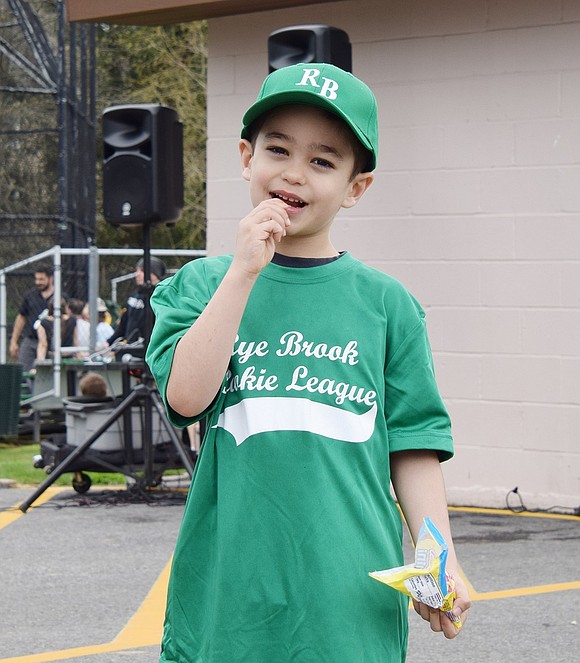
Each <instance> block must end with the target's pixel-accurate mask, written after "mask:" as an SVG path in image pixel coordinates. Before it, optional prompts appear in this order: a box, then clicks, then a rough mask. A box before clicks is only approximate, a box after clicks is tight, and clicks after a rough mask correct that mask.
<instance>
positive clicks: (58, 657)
mask: <svg viewBox="0 0 580 663" xmlns="http://www.w3.org/2000/svg"><path fill="white" fill-rule="evenodd" d="M170 568H171V561H170V562H168V563H167V565H166V566H165V568H164V569H163V571H162V572H161V574H160V575H159V577H158V578H157V580H156V581H155V584H154V585H153V587H152V588H151V590H150V591H149V593H148V594H147V596H146V597H145V599H144V601H143V603H142V604H141V606H140V607H139V609H138V610H137V612H136V613H135V614H134V615H133V617H132V618H131V619H130V620H129V621H128V622H127V625H126V626H125V627H124V628H123V630H122V631H121V632H120V633H119V635H117V637H116V638H115V639H114V640H112V641H111V642H107V643H104V644H100V645H87V646H85V647H73V648H71V649H61V650H60V651H50V652H44V653H42V654H29V655H26V656H16V657H13V658H2V659H0V663H50V662H51V661H66V660H67V659H70V658H77V657H79V656H93V655H94V654H107V653H109V652H114V651H123V650H126V649H135V648H137V647H151V646H155V645H159V644H161V634H162V630H163V617H164V612H165V597H166V594H167V583H168V581H169V570H170Z"/></svg>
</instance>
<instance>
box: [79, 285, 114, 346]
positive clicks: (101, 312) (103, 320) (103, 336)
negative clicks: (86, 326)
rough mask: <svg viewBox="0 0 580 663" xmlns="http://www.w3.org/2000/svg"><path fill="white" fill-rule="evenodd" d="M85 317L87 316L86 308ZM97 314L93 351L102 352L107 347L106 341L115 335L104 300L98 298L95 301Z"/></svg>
mask: <svg viewBox="0 0 580 663" xmlns="http://www.w3.org/2000/svg"><path fill="white" fill-rule="evenodd" d="M85 308H87V315H88V306H87V307H85ZM97 313H98V322H97V328H96V331H95V350H102V349H103V348H106V347H107V340H108V339H109V338H110V337H111V336H112V335H113V334H114V333H115V330H114V329H113V327H112V326H111V323H110V322H109V321H110V319H111V315H110V313H109V309H108V308H107V305H106V304H105V302H104V300H103V299H101V298H100V297H99V298H98V299H97Z"/></svg>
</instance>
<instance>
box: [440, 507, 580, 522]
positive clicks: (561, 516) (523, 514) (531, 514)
mask: <svg viewBox="0 0 580 663" xmlns="http://www.w3.org/2000/svg"><path fill="white" fill-rule="evenodd" d="M449 511H460V512H462V513H481V514H483V515H494V516H515V517H517V518H550V519H552V520H575V521H576V522H579V521H580V516H573V515H572V514H565V513H546V512H545V511H542V512H536V511H511V510H510V509H486V508H484V507H477V506H450V507H449Z"/></svg>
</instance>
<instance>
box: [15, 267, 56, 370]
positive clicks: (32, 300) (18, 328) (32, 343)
mask: <svg viewBox="0 0 580 663" xmlns="http://www.w3.org/2000/svg"><path fill="white" fill-rule="evenodd" d="M34 285H35V287H34V288H31V289H30V290H28V291H27V292H26V293H25V295H24V298H23V300H22V304H21V305H20V310H19V311H18V315H17V316H16V318H15V320H14V326H13V329H12V336H11V338H10V355H11V357H12V358H13V359H17V360H18V362H19V363H21V364H22V370H23V371H24V372H28V371H30V370H31V369H32V368H33V367H34V364H35V362H36V351H37V347H38V336H37V334H36V330H35V329H34V323H35V322H36V320H37V319H38V317H39V316H40V314H41V313H42V312H43V311H45V310H46V309H47V308H48V305H49V304H50V303H51V302H52V299H53V295H54V278H53V272H52V268H51V267H39V268H38V269H37V270H36V271H35V272H34Z"/></svg>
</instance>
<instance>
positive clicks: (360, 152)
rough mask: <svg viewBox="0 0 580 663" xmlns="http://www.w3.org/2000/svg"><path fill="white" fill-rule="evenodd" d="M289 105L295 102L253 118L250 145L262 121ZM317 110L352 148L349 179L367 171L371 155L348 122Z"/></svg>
mask: <svg viewBox="0 0 580 663" xmlns="http://www.w3.org/2000/svg"><path fill="white" fill-rule="evenodd" d="M291 105H296V104H287V105H285V106H276V107H275V108H272V109H271V110H270V111H267V112H265V113H262V115H260V116H259V117H257V118H256V119H255V120H254V122H252V124H251V125H250V127H249V128H248V135H249V136H250V143H251V144H252V147H255V144H256V139H257V138H258V134H259V133H260V131H261V129H262V127H263V126H264V122H265V121H266V120H267V119H268V117H270V116H271V115H272V113H275V112H276V111H277V110H278V109H280V108H288V106H291ZM319 110H321V111H322V112H323V113H324V115H325V116H326V117H327V119H328V120H329V121H330V122H332V123H334V124H335V126H336V127H337V128H338V129H339V130H340V132H341V134H342V135H343V136H344V137H345V138H346V140H347V141H348V143H349V144H350V146H351V148H352V151H353V154H354V166H353V169H352V172H351V174H350V179H351V180H353V179H354V178H355V177H356V176H357V175H358V174H359V173H366V172H367V171H371V170H372V167H371V166H370V163H371V161H372V155H371V153H370V152H369V151H368V150H367V149H366V147H365V146H364V145H363V144H362V143H361V142H360V140H359V139H358V138H357V137H356V135H355V134H354V132H353V130H352V129H351V128H350V127H349V126H348V124H347V123H346V122H345V121H344V120H343V119H342V118H340V117H338V115H335V114H334V113H331V112H330V111H328V110H326V109H325V108H320V109H319Z"/></svg>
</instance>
